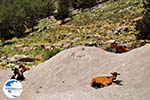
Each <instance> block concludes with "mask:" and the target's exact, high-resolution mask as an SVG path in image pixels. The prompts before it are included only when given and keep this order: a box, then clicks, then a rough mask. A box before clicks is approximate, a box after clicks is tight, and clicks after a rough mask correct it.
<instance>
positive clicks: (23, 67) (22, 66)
mask: <svg viewBox="0 0 150 100" xmlns="http://www.w3.org/2000/svg"><path fill="white" fill-rule="evenodd" d="M19 69H20V71H21V72H22V73H24V72H25V71H27V70H30V68H29V67H26V66H25V65H23V64H22V63H21V64H19Z"/></svg>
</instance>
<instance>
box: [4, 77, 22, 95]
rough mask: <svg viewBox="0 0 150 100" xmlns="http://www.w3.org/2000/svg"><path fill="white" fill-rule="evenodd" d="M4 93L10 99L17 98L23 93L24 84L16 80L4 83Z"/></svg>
mask: <svg viewBox="0 0 150 100" xmlns="http://www.w3.org/2000/svg"><path fill="white" fill-rule="evenodd" d="M3 91H4V93H5V94H6V96H8V97H9V98H16V97H18V96H19V95H20V94H21V93H22V84H21V83H20V81H17V80H15V79H11V80H8V81H6V82H5V83H4V86H3Z"/></svg>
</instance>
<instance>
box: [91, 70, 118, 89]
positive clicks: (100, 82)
mask: <svg viewBox="0 0 150 100" xmlns="http://www.w3.org/2000/svg"><path fill="white" fill-rule="evenodd" d="M111 74H112V76H100V77H95V78H93V79H92V80H91V86H92V87H94V88H102V87H106V86H109V85H111V84H112V83H113V82H114V81H115V80H116V78H117V75H120V74H119V73H117V72H112V73H111Z"/></svg>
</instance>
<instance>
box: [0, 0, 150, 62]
mask: <svg viewBox="0 0 150 100" xmlns="http://www.w3.org/2000/svg"><path fill="white" fill-rule="evenodd" d="M143 10H144V9H143V4H142V3H141V2H140V1H138V0H118V1H115V2H111V1H108V2H105V3H102V4H99V5H97V6H94V7H92V8H90V9H89V8H87V9H83V10H79V9H78V11H77V14H75V15H74V16H72V20H71V21H69V22H68V23H65V24H63V25H60V26H58V25H56V24H55V23H56V20H55V19H53V18H51V17H50V18H45V19H42V20H40V21H39V24H38V25H37V26H36V28H42V27H46V29H45V30H43V31H42V32H38V31H34V32H32V33H30V34H27V35H24V36H23V37H21V38H15V37H14V38H13V39H10V40H6V41H5V43H4V45H3V46H2V47H0V54H1V55H4V54H6V55H8V56H10V57H11V56H13V55H16V54H25V55H29V56H32V57H35V58H37V59H38V60H36V61H35V64H37V63H40V62H43V61H44V60H46V59H48V58H50V57H52V56H53V55H55V54H56V53H58V52H60V51H61V50H64V49H67V48H71V47H74V46H78V45H91V46H97V47H99V48H103V49H106V50H110V43H109V41H110V40H116V41H117V42H119V43H121V44H125V45H127V46H128V47H130V49H133V48H136V47H139V46H142V45H144V44H145V43H147V42H150V41H149V40H138V39H137V37H136V36H137V34H138V33H139V32H138V31H137V30H136V24H137V21H138V20H140V19H141V18H142V12H143Z"/></svg>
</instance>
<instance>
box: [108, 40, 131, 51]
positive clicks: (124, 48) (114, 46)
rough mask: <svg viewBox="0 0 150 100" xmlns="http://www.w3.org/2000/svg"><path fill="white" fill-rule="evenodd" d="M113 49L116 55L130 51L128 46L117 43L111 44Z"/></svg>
mask: <svg viewBox="0 0 150 100" xmlns="http://www.w3.org/2000/svg"><path fill="white" fill-rule="evenodd" d="M111 48H114V49H115V52H116V53H123V52H127V51H129V49H128V48H127V47H126V46H121V45H118V43H116V42H113V43H111Z"/></svg>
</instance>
